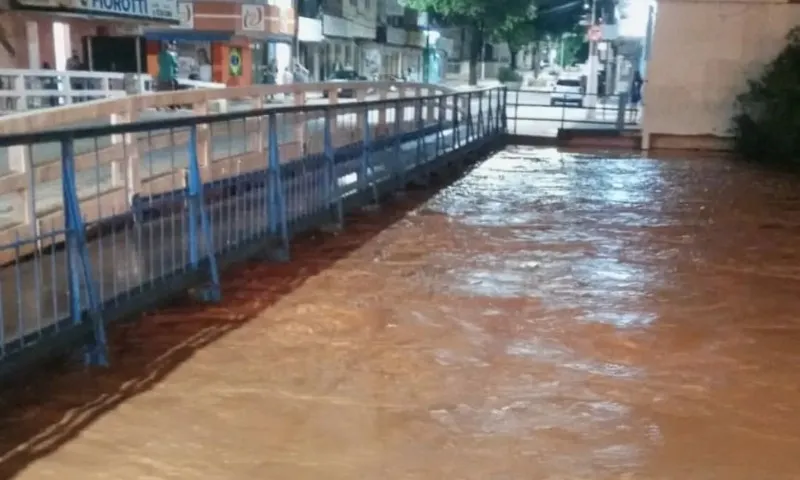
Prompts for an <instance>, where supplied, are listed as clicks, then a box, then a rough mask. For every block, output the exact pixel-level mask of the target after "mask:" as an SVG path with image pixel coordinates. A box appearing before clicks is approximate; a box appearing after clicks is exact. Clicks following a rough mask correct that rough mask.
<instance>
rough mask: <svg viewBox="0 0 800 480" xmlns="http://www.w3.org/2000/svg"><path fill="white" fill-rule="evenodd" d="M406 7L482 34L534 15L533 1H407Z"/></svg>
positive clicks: (498, 29)
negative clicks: (443, 18) (441, 17)
mask: <svg viewBox="0 0 800 480" xmlns="http://www.w3.org/2000/svg"><path fill="white" fill-rule="evenodd" d="M406 5H407V6H409V7H411V8H413V9H415V10H418V11H421V12H426V11H427V12H433V13H435V14H439V15H442V16H443V17H445V18H446V19H447V20H448V21H450V22H452V23H453V24H456V25H462V26H469V27H475V28H477V29H479V30H481V34H484V35H492V34H496V33H497V32H498V31H500V30H501V29H502V28H504V27H506V26H507V25H511V24H513V23H516V22H519V21H523V20H526V19H530V18H533V16H534V15H535V8H534V0H407V2H406Z"/></svg>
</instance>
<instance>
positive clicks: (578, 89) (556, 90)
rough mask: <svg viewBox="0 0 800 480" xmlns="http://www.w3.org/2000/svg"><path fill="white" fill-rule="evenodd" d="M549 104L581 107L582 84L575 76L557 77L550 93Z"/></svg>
mask: <svg viewBox="0 0 800 480" xmlns="http://www.w3.org/2000/svg"><path fill="white" fill-rule="evenodd" d="M550 105H553V106H555V105H575V106H577V107H579V108H580V107H583V85H581V81H580V80H579V79H577V78H559V79H558V80H556V84H555V86H553V93H551V94H550Z"/></svg>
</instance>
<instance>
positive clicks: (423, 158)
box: [0, 89, 505, 376]
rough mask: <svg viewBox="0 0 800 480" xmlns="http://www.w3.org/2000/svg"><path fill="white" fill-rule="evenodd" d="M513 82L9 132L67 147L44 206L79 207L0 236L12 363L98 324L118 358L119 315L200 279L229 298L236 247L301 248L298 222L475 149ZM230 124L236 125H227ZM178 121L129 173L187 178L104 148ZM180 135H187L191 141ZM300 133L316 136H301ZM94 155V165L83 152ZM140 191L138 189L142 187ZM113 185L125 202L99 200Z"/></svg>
mask: <svg viewBox="0 0 800 480" xmlns="http://www.w3.org/2000/svg"><path fill="white" fill-rule="evenodd" d="M501 94H502V90H500V89H489V90H484V91H480V92H478V93H475V92H468V93H452V94H445V95H440V96H439V97H430V98H427V99H425V98H423V97H402V96H398V97H394V98H387V97H389V96H388V95H385V96H384V98H383V99H377V100H366V101H362V102H360V103H344V102H343V103H341V104H337V105H335V106H331V107H328V106H321V105H303V106H277V107H271V108H270V109H268V110H264V111H252V110H245V109H242V110H239V111H233V112H228V113H223V114H217V115H211V116H208V117H202V116H188V115H185V114H183V113H177V114H175V115H173V118H163V117H162V118H159V119H151V120H145V121H141V120H140V121H139V123H131V124H122V125H119V126H116V127H113V126H91V127H85V128H81V129H72V130H67V131H55V132H50V133H42V134H39V135H38V136H36V135H34V136H30V135H27V136H26V135H25V134H22V135H21V136H19V137H18V138H19V140H15V139H14V138H12V137H4V138H3V137H0V143H2V142H5V143H4V145H6V146H8V145H11V144H14V142H20V141H26V142H27V141H29V140H28V139H30V138H39V142H40V143H42V144H47V143H51V144H52V143H53V142H54V141H55V142H58V143H60V144H61V151H62V152H67V154H65V156H63V159H60V160H59V164H60V166H61V167H62V169H63V177H62V178H61V179H60V180H59V181H58V182H52V184H51V185H49V186H48V185H47V184H40V185H39V186H38V187H37V189H38V192H37V193H36V194H35V195H33V196H34V198H36V201H37V204H39V205H38V208H39V209H47V208H58V209H59V211H61V210H63V214H60V215H61V216H59V217H57V220H55V221H52V222H50V223H49V224H47V223H45V222H42V221H39V222H38V224H37V231H36V233H35V235H34V236H33V237H31V238H27V239H25V238H19V239H18V240H16V241H14V242H10V243H8V244H6V245H0V254H3V255H5V257H4V258H8V259H9V260H8V262H9V263H7V265H6V266H5V267H4V268H3V269H2V270H0V315H2V329H0V376H2V375H6V374H12V373H15V372H18V371H20V369H22V368H24V366H25V365H27V364H28V363H29V362H31V361H36V359H37V358H39V357H41V356H45V357H47V356H50V355H52V354H53V353H54V352H58V351H64V350H65V349H66V350H69V349H74V348H75V346H76V345H79V344H81V343H82V342H83V341H84V340H86V341H87V342H88V343H87V345H88V346H87V354H88V356H87V360H88V361H90V362H91V363H99V364H103V363H105V362H107V358H106V355H105V353H104V352H105V349H106V348H107V347H106V345H105V332H104V331H105V325H106V324H107V323H108V322H113V321H115V320H119V319H122V318H128V317H130V316H131V315H134V316H135V315H137V314H139V313H140V312H142V311H144V310H146V309H148V308H151V307H152V306H154V305H157V304H158V303H159V302H160V301H162V300H163V299H165V298H169V297H171V296H174V295H175V294H176V293H180V292H184V291H186V290H188V289H193V291H195V292H196V294H197V295H199V297H200V298H203V299H206V300H210V301H214V300H216V299H217V298H218V296H219V291H220V284H219V278H220V277H219V271H220V270H221V269H222V268H224V267H225V266H226V265H228V264H229V263H231V262H236V261H239V260H241V259H244V258H248V257H250V256H253V255H257V254H263V253H264V252H271V253H270V255H271V256H273V257H274V256H277V257H280V256H283V255H286V254H288V241H289V240H290V239H291V238H292V237H293V236H295V235H297V234H299V233H301V232H304V231H307V230H308V229H310V228H318V227H319V226H321V225H325V224H334V225H341V223H342V221H343V214H344V213H345V212H347V211H350V210H351V209H352V208H358V207H360V206H364V205H365V204H373V203H377V202H379V201H380V200H381V199H382V198H383V197H384V196H385V195H386V194H388V193H390V192H392V191H394V190H396V189H402V188H404V187H405V186H406V185H407V184H408V182H410V181H423V182H424V181H425V179H426V178H428V176H429V175H430V174H431V173H433V172H435V171H439V170H440V169H442V168H445V167H446V166H447V165H448V164H449V163H452V162H456V163H459V164H460V163H461V162H463V160H464V159H463V155H465V154H467V153H469V152H471V151H474V150H478V149H481V148H483V147H484V146H485V145H487V142H494V141H496V140H497V139H498V138H499V136H500V135H501V134H502V131H503V114H502V112H504V111H505V107H504V105H503V104H502V101H503V98H502V95H501ZM320 112H322V113H323V115H322V116H320V115H319V113H320ZM174 116H177V117H179V118H174ZM234 122H238V123H236V125H238V126H236V127H233V126H232V125H233V124H234ZM219 124H223V125H224V126H225V128H219V130H218V131H216V128H217V125H219ZM251 127H253V129H251ZM164 132H166V135H167V136H169V137H170V139H171V142H169V143H167V144H165V145H163V146H162V147H161V148H151V149H150V150H149V153H148V154H147V156H146V157H144V158H143V157H142V156H141V155H142V153H144V152H146V151H147V150H143V149H142V148H139V150H138V152H137V156H136V157H132V156H131V155H128V157H127V158H128V159H127V162H128V166H127V167H126V168H127V169H130V168H132V167H131V166H130V164H131V162H132V161H134V160H133V159H134V158H135V159H136V161H138V162H142V163H141V165H137V166H136V168H138V169H139V173H138V174H135V175H129V174H128V176H127V177H126V178H136V175H138V177H139V178H140V179H141V178H155V179H158V178H163V176H164V175H167V176H168V178H170V179H171V180H173V183H171V184H165V185H162V187H160V188H152V187H150V188H147V187H139V188H138V189H130V188H128V187H129V186H130V185H129V183H130V182H129V181H128V180H126V181H125V182H123V183H119V180H118V179H117V176H118V175H119V173H118V172H116V171H115V170H114V161H113V159H112V161H109V162H100V161H99V160H98V159H102V158H103V155H104V154H103V147H102V146H99V145H98V142H97V141H96V139H97V138H100V137H111V138H114V137H118V138H128V137H133V138H135V137H136V136H138V138H139V139H140V142H141V139H147V141H150V142H153V138H155V136H156V134H160V135H162V136H164V135H165V133H164ZM202 132H207V137H206V138H205V139H203V138H202ZM179 135H182V136H184V137H185V138H183V140H181V141H180V142H177V141H175V138H176V137H178V136H179ZM298 138H300V139H302V140H301V141H299V143H300V144H301V146H300V148H295V147H292V148H288V147H287V145H289V146H290V147H291V145H294V144H296V143H298ZM86 139H88V140H86ZM80 142H90V143H89V144H87V143H84V144H81V143H80ZM91 142H93V144H91ZM131 142H132V140H131V141H127V140H126V141H124V142H123V143H122V144H123V145H130V144H131ZM81 145H84V146H87V147H88V150H89V151H88V154H89V156H90V158H91V159H92V160H94V161H93V162H90V161H84V160H81V159H82V158H83V157H84V156H86V155H87V152H83V151H81V150H79V149H78V147H79V146H81ZM113 146H114V142H113V141H112V142H111V143H110V144H109V147H108V148H111V147H113ZM65 149H66V150H65ZM73 150H74V154H73V153H72V151H73ZM51 153H55V152H51ZM122 153H123V154H124V153H125V150H124V149H123V151H122ZM218 153H219V157H217V155H218ZM204 156H207V157H206V158H203V157H204ZM231 159H233V160H231ZM123 160H125V159H124V158H123ZM218 160H220V161H222V162H224V163H217V161H218ZM79 163H82V164H83V166H84V167H88V168H85V171H84V172H81V171H79V170H78V169H77V168H74V167H73V165H78V164H79ZM45 164H46V163H45ZM34 166H36V163H35V162H34ZM36 168H41V165H39V166H36ZM228 168H230V170H228ZM145 172H146V173H145ZM176 172H178V173H179V175H180V176H177V175H176ZM140 181H141V180H140ZM126 192H133V193H134V195H133V196H132V197H130V202H131V203H128V199H127V198H126V196H125V194H126ZM103 198H108V199H109V203H106V202H105V200H102V201H95V202H94V203H92V202H91V201H90V200H87V199H98V200H100V199H103ZM120 200H122V203H120ZM48 202H49V203H48ZM87 202H88V203H87ZM112 202H116V203H112ZM37 211H38V210H37ZM64 242H66V244H65V245H64V248H63V249H61V248H60V246H61V245H63V244H64ZM51 247H59V248H51ZM259 252H261V253H259Z"/></svg>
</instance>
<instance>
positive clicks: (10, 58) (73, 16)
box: [0, 0, 179, 70]
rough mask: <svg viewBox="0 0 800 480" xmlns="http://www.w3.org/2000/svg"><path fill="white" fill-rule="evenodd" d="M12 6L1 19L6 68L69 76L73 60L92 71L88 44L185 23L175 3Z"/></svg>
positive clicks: (32, 2)
mask: <svg viewBox="0 0 800 480" xmlns="http://www.w3.org/2000/svg"><path fill="white" fill-rule="evenodd" d="M7 6H8V8H7V9H6V10H4V11H2V12H1V13H0V68H22V69H39V68H54V69H57V70H64V69H66V66H67V60H68V59H70V57H73V56H77V57H78V58H79V59H80V63H81V64H82V65H84V66H85V68H91V63H92V60H93V58H92V57H93V56H92V55H91V51H90V50H91V44H90V42H88V39H90V38H92V37H98V36H115V35H131V34H133V35H136V33H137V28H138V27H139V26H140V25H160V26H164V27H169V26H171V25H176V24H178V23H179V14H178V8H177V2H176V1H175V0H139V1H131V2H114V1H110V0H67V1H62V0H45V1H42V0H9V1H8V2H7ZM73 53H74V55H73Z"/></svg>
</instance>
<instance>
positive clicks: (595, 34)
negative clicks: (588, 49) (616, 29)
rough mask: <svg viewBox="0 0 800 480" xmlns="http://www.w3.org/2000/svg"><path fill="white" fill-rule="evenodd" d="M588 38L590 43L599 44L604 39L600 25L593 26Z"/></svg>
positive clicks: (590, 28)
mask: <svg viewBox="0 0 800 480" xmlns="http://www.w3.org/2000/svg"><path fill="white" fill-rule="evenodd" d="M586 36H587V37H588V38H589V41H590V42H599V41H600V40H602V39H603V30H601V29H600V25H592V26H591V27H589V32H588V33H587V34H586Z"/></svg>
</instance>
